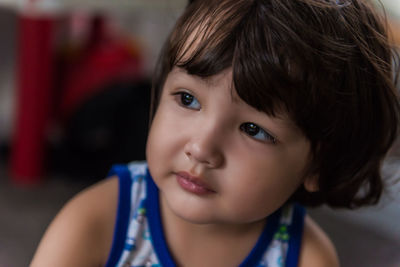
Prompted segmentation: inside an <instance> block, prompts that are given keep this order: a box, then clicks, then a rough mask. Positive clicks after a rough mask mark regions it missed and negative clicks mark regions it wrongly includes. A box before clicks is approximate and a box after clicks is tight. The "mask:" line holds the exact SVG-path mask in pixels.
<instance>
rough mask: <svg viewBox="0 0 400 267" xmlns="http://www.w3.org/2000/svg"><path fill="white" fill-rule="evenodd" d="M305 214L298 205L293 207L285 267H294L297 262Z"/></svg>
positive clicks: (302, 208)
mask: <svg viewBox="0 0 400 267" xmlns="http://www.w3.org/2000/svg"><path fill="white" fill-rule="evenodd" d="M305 213H306V211H305V209H304V207H302V206H300V205H299V204H294V205H293V217H292V220H293V221H292V223H291V225H290V229H289V236H290V239H289V249H288V252H287V257H286V267H296V266H297V263H298V261H299V254H300V248H301V241H302V237H303V226H304V216H305Z"/></svg>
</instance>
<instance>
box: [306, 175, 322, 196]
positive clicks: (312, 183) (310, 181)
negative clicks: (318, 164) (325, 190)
mask: <svg viewBox="0 0 400 267" xmlns="http://www.w3.org/2000/svg"><path fill="white" fill-rule="evenodd" d="M304 188H305V189H306V190H307V191H308V192H310V193H312V192H317V191H318V190H319V185H318V175H310V176H307V178H306V179H305V180H304Z"/></svg>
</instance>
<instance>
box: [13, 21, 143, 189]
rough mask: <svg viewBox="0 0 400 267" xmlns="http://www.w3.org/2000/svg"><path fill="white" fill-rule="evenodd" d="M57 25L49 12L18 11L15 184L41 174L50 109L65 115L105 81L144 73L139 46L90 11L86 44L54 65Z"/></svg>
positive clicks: (50, 114) (41, 175)
mask: <svg viewBox="0 0 400 267" xmlns="http://www.w3.org/2000/svg"><path fill="white" fill-rule="evenodd" d="M56 30H57V29H56V20H55V19H53V18H51V17H47V18H43V17H27V16H24V15H22V16H21V17H20V19H19V37H18V38H19V40H18V43H19V48H18V52H19V54H18V69H17V85H18V86H17V87H18V88H17V105H16V106H17V111H16V114H17V116H16V123H15V132H14V136H13V146H12V153H11V176H12V177H13V181H14V182H16V183H19V184H35V183H38V182H40V180H41V179H42V178H41V177H43V174H44V166H45V158H46V141H47V140H46V138H47V131H48V127H49V124H50V122H51V120H52V119H53V117H54V115H52V112H53V111H55V112H56V113H57V114H58V118H61V119H62V120H66V119H68V117H69V116H70V115H71V114H72V113H73V111H74V110H75V109H76V108H77V107H79V105H81V104H82V103H84V101H85V100H87V99H88V98H90V96H92V95H93V94H95V93H97V92H98V91H99V90H101V89H103V88H105V86H104V85H106V84H108V83H112V82H113V81H116V80H117V81H118V80H122V81H124V80H130V81H132V79H135V78H138V79H139V78H140V77H141V76H142V71H141V70H142V60H141V57H140V53H139V51H138V49H136V48H135V46H134V45H133V44H132V42H130V41H129V40H128V38H122V37H121V38H116V37H115V36H112V35H110V34H108V33H109V32H108V31H107V30H108V29H107V28H106V26H105V19H104V17H102V16H93V18H92V20H91V29H90V31H89V33H88V34H89V36H88V38H87V42H86V43H85V44H84V47H82V48H81V49H80V51H79V54H78V56H76V57H74V60H72V61H61V63H64V64H65V63H67V65H66V66H61V68H59V66H57V65H56V64H55V63H56V59H57V56H56V55H57V54H56V53H55V52H54V36H55V35H56V34H55V32H56ZM56 70H58V71H60V70H61V73H56V72H57V71H56ZM55 77H57V80H56V81H55ZM55 85H56V86H57V87H61V88H54V87H55ZM60 89H61V91H60V92H59V93H57V94H56V92H58V90H60ZM56 96H60V99H57V97H56ZM54 109H55V110H54Z"/></svg>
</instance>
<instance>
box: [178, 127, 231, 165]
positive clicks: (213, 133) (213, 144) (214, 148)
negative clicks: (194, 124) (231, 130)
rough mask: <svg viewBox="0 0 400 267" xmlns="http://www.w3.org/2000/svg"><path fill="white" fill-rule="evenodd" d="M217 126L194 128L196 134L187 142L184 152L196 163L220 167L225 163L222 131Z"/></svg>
mask: <svg viewBox="0 0 400 267" xmlns="http://www.w3.org/2000/svg"><path fill="white" fill-rule="evenodd" d="M218 131H219V130H218V129H217V127H212V126H211V127H207V126H206V127H202V129H194V132H195V134H194V135H193V136H192V137H191V138H190V139H189V140H188V142H187V143H186V144H185V147H184V152H185V154H186V156H187V157H188V158H189V159H190V160H191V161H193V162H194V163H198V164H203V165H205V166H206V167H208V168H218V167H220V166H221V165H222V164H223V163H224V152H223V147H222V139H221V138H222V133H221V132H218Z"/></svg>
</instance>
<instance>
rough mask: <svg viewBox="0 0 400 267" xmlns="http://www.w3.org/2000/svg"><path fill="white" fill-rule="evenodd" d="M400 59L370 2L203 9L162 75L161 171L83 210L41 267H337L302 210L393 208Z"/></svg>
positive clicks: (158, 112)
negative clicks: (385, 204) (385, 201)
mask: <svg viewBox="0 0 400 267" xmlns="http://www.w3.org/2000/svg"><path fill="white" fill-rule="evenodd" d="M392 58H393V53H392V51H391V49H390V46H389V44H388V40H387V34H386V31H385V27H384V24H383V22H382V21H381V20H380V18H379V17H378V16H377V15H376V14H375V12H374V11H373V10H372V9H371V7H370V5H369V4H368V3H366V1H364V0H197V1H193V3H191V4H190V5H189V6H188V7H187V8H186V10H185V12H184V14H183V15H182V17H181V18H180V19H179V21H178V22H177V24H176V26H175V27H174V29H173V31H172V33H171V34H170V36H169V38H168V40H167V42H166V44H165V46H164V49H163V51H162V53H161V57H160V61H159V63H158V66H157V69H156V74H155V79H154V84H153V94H152V97H153V105H152V111H153V113H152V124H151V128H150V133H149V137H148V141H147V148H146V155H147V163H132V164H129V165H127V166H116V167H115V168H114V169H113V170H112V177H111V178H109V179H107V180H105V181H103V182H100V183H99V184H97V185H94V186H93V187H91V188H89V189H87V190H86V191H84V192H82V193H81V194H79V195H77V196H76V197H75V198H74V199H72V200H71V201H70V202H69V203H68V204H67V205H66V206H65V207H64V208H63V210H62V211H61V212H60V214H59V215H58V216H57V217H56V219H55V220H54V222H53V223H52V224H51V226H50V228H49V229H48V231H47V233H46V234H45V236H44V238H43V240H42V241H41V244H40V246H39V248H38V251H37V253H36V255H35V257H34V259H33V262H32V266H103V265H106V266H175V265H176V266H190V267H192V266H194V267H196V266H218V267H221V266H306V267H312V266H318V267H321V266H338V265H339V263H338V259H337V256H336V253H335V250H334V248H333V246H332V244H331V242H330V241H329V239H328V238H327V237H326V235H325V234H324V233H323V232H322V231H321V229H320V228H319V227H318V226H317V225H316V224H315V223H314V222H313V221H312V219H311V218H309V217H307V216H305V215H304V209H303V208H302V206H300V205H299V204H301V205H309V206H317V205H321V204H327V205H330V206H331V207H347V208H356V207H359V206H362V205H366V204H374V203H376V202H377V201H378V200H379V197H380V194H381V192H382V189H383V188H382V187H383V186H382V185H383V182H382V180H381V175H380V166H381V163H382V160H383V158H384V156H385V154H386V153H387V151H388V149H389V147H390V146H391V144H392V142H393V141H394V139H395V137H396V135H397V129H398V123H399V109H400V108H399V102H398V98H397V95H396V91H395V87H394V83H393V75H394V73H395V72H394V70H393V69H392ZM127 123H129V122H127Z"/></svg>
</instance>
